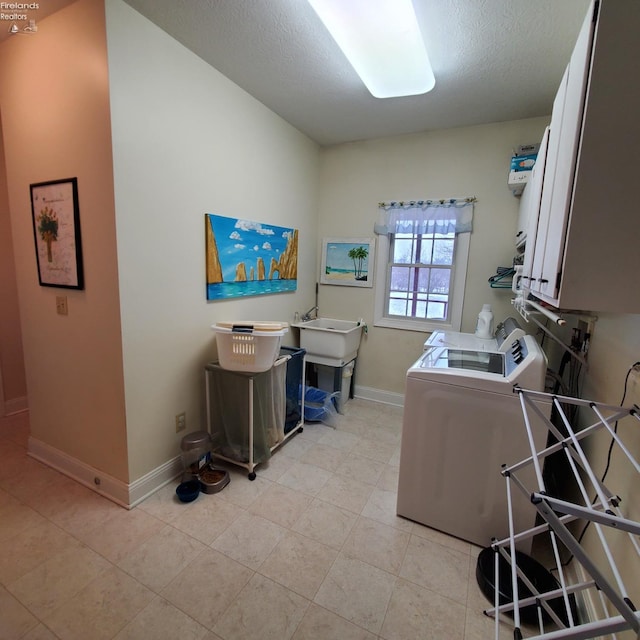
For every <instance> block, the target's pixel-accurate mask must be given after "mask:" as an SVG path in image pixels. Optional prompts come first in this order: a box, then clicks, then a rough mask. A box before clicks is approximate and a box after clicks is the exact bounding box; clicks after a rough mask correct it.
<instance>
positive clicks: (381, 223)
mask: <svg viewBox="0 0 640 640" xmlns="http://www.w3.org/2000/svg"><path fill="white" fill-rule="evenodd" d="M475 201H476V199H475V198H464V199H451V200H410V201H405V202H381V203H379V204H378V219H377V221H376V223H375V225H374V228H373V230H374V232H375V233H377V234H378V235H387V234H389V233H414V234H416V233H443V234H445V233H451V232H453V233H468V232H470V231H472V230H473V204H474V202H475Z"/></svg>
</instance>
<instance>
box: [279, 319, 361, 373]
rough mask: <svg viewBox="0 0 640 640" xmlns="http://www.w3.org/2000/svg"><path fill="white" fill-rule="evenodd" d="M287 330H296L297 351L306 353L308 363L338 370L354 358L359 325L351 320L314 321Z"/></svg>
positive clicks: (358, 336)
mask: <svg viewBox="0 0 640 640" xmlns="http://www.w3.org/2000/svg"><path fill="white" fill-rule="evenodd" d="M291 326H293V327H297V328H298V329H300V347H301V348H302V349H305V350H306V352H307V355H306V358H307V361H308V362H316V363H318V364H326V365H329V366H333V367H341V366H344V365H345V364H347V363H348V362H351V361H352V360H353V359H354V358H355V357H356V356H357V355H358V347H359V346H360V337H361V335H362V326H363V325H362V324H359V323H357V322H355V321H352V320H335V319H333V318H315V319H314V320H308V321H307V322H295V323H293V324H292V325H291Z"/></svg>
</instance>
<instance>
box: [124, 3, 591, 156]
mask: <svg viewBox="0 0 640 640" xmlns="http://www.w3.org/2000/svg"><path fill="white" fill-rule="evenodd" d="M125 1H126V2H127V4H129V5H130V6H131V7H133V8H134V9H136V10H137V11H139V12H140V13H142V14H143V15H145V16H146V17H148V18H149V19H150V20H151V21H152V22H154V23H156V24H157V25H158V26H160V27H161V28H162V29H164V30H165V31H167V32H168V33H170V34H171V35H172V36H173V37H174V38H176V39H177V40H178V41H180V42H181V43H183V44H184V45H185V46H187V47H188V48H189V49H191V50H192V51H194V52H195V53H196V54H198V55H199V56H200V57H201V58H203V59H204V60H206V61H207V62H209V63H210V64H211V65H212V66H214V67H215V68H216V69H218V70H219V71H220V72H222V73H223V74H224V75H226V76H227V77H228V78H230V79H231V80H233V81H234V82H235V83H236V84H238V85H240V86H241V87H242V88H243V89H245V90H246V91H247V92H248V93H250V94H251V95H253V96H255V97H256V98H257V99H258V100H260V101H261V102H262V103H264V104H265V105H267V106H268V107H270V108H271V109H272V110H273V111H275V112H276V113H278V114H279V115H280V116H282V117H283V118H284V119H285V120H287V121H288V122H290V123H291V124H293V125H294V126H295V127H297V128H298V129H300V130H301V131H304V132H305V133H306V134H308V135H309V136H310V137H311V138H313V139H314V140H316V141H317V142H319V143H320V144H323V145H327V144H335V143H339V142H346V141H352V140H361V139H368V138H375V137H381V136H388V135H395V134H403V133H415V132H417V131H425V130H429V129H445V128H450V127H458V126H465V125H474V124H481V123H487V122H500V121H505V120H513V119H520V118H529V117H535V116H541V115H546V114H549V113H550V112H551V105H552V103H553V98H554V95H555V92H556V90H557V87H558V85H559V84H560V80H561V77H562V73H563V72H564V68H565V67H566V65H567V62H568V61H569V56H570V54H571V50H572V49H573V44H574V43H575V40H576V37H577V34H578V31H579V29H580V26H581V24H582V22H583V20H584V16H585V15H586V13H587V8H588V4H589V2H588V0H414V5H415V7H416V13H417V14H418V18H419V21H420V24H421V28H422V31H423V35H424V37H425V40H426V43H427V48H428V51H429V56H430V59H431V62H432V65H433V69H434V73H435V76H436V86H435V89H434V90H433V91H431V92H430V93H428V94H425V95H423V96H414V97H405V98H390V99H384V100H380V99H377V98H374V97H372V96H371V95H370V94H369V92H368V91H367V90H366V88H365V87H364V85H363V84H362V83H361V81H360V80H359V78H358V77H357V75H356V74H355V72H354V71H353V69H352V68H351V67H350V65H349V64H348V63H347V61H346V60H345V58H344V56H343V55H342V53H341V52H340V50H339V49H338V48H337V46H336V45H335V43H334V42H333V40H332V38H331V37H330V36H329V34H328V33H327V32H326V31H325V29H324V27H323V26H322V24H321V23H320V21H319V19H318V18H317V16H316V14H315V13H314V11H313V10H312V9H311V7H310V5H309V4H308V3H307V2H306V1H305V0H125ZM345 2H348V0H345ZM373 4H374V0H372V5H373Z"/></svg>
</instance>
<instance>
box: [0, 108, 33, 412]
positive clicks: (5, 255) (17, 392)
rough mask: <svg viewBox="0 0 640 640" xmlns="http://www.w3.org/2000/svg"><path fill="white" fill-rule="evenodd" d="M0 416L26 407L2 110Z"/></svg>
mask: <svg viewBox="0 0 640 640" xmlns="http://www.w3.org/2000/svg"><path fill="white" fill-rule="evenodd" d="M0 227H1V228H2V229H3V232H2V233H0V300H2V304H0V416H3V415H5V413H7V414H9V413H13V412H15V411H20V410H23V409H26V408H27V380H26V376H25V371H24V353H23V351H22V331H21V329H20V309H19V305H18V287H17V283H16V268H15V262H14V256H13V243H12V241H11V217H10V215H9V193H8V185H7V171H6V165H5V159H4V143H3V136H2V113H0Z"/></svg>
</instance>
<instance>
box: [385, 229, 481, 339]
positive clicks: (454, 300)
mask: <svg viewBox="0 0 640 640" xmlns="http://www.w3.org/2000/svg"><path fill="white" fill-rule="evenodd" d="M470 236H471V234H470V233H458V234H456V237H455V244H454V247H455V248H454V255H453V269H452V271H453V280H452V287H451V294H450V298H449V305H450V309H451V313H450V317H449V321H448V322H447V321H442V320H441V321H438V320H429V319H425V320H420V319H417V318H399V317H398V316H388V315H387V314H386V309H387V307H388V301H389V271H390V268H389V267H390V262H389V260H390V256H389V250H390V244H391V243H390V239H389V236H388V235H379V236H378V247H377V255H376V277H375V303H374V315H373V324H374V326H376V327H388V328H391V329H406V330H408V331H427V332H430V331H437V330H449V331H460V327H461V326H462V307H463V303H464V288H465V284H466V281H467V265H468V263H469V246H470V244H471V238H470Z"/></svg>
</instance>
